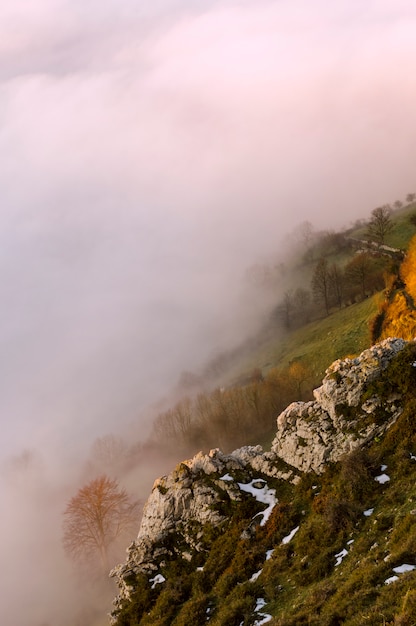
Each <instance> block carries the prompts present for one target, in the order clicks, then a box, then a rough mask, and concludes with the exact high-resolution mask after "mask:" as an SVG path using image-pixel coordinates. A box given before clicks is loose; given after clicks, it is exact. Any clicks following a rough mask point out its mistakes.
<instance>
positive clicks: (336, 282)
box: [328, 263, 344, 308]
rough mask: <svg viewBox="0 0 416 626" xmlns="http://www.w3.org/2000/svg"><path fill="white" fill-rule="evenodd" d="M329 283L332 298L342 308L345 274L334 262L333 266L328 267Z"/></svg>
mask: <svg viewBox="0 0 416 626" xmlns="http://www.w3.org/2000/svg"><path fill="white" fill-rule="evenodd" d="M328 283H329V285H328V286H329V292H330V294H331V296H332V298H333V299H334V301H335V302H336V304H337V305H338V306H339V308H341V307H342V301H343V287H344V276H343V273H342V270H341V269H340V268H339V267H338V265H337V264H336V263H333V264H332V265H331V267H330V268H328Z"/></svg>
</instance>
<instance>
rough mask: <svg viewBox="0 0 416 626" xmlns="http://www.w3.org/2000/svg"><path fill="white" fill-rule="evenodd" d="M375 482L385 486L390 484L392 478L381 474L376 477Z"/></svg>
mask: <svg viewBox="0 0 416 626" xmlns="http://www.w3.org/2000/svg"><path fill="white" fill-rule="evenodd" d="M374 480H376V481H377V482H378V483H380V485H384V484H385V483H388V482H389V480H390V476H388V475H387V474H380V475H379V476H376V477H375V478H374Z"/></svg>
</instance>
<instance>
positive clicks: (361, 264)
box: [345, 252, 372, 298]
mask: <svg viewBox="0 0 416 626" xmlns="http://www.w3.org/2000/svg"><path fill="white" fill-rule="evenodd" d="M371 271H372V260H371V256H370V255H369V254H367V253H366V252H362V253H361V254H356V255H355V256H354V257H353V258H352V259H351V261H350V262H349V263H348V264H347V266H346V268H345V275H346V277H347V278H349V279H350V280H351V282H352V283H354V284H355V285H359V286H360V289H361V297H362V298H365V294H366V289H367V280H368V278H369V276H370V274H371Z"/></svg>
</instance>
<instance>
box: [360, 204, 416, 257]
mask: <svg viewBox="0 0 416 626" xmlns="http://www.w3.org/2000/svg"><path fill="white" fill-rule="evenodd" d="M413 213H416V203H413V204H409V205H407V206H405V207H404V208H403V209H400V211H395V212H394V213H393V215H392V220H393V222H394V228H393V230H392V231H391V232H390V233H389V234H388V235H387V236H386V241H385V243H386V245H387V246H391V247H392V248H399V249H401V250H406V249H407V247H408V245H409V242H410V240H411V238H412V237H413V236H414V235H416V226H413V225H412V224H411V223H410V222H409V217H410V216H411V215H412V214H413ZM366 235H367V227H366V226H365V227H363V228H358V229H356V230H354V231H353V232H351V237H356V238H357V239H366Z"/></svg>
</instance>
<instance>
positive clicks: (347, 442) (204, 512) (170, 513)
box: [111, 339, 408, 621]
mask: <svg viewBox="0 0 416 626" xmlns="http://www.w3.org/2000/svg"><path fill="white" fill-rule="evenodd" d="M407 343H408V342H405V341H404V340H402V339H386V340H385V341H382V342H381V343H379V344H378V345H376V346H373V347H372V348H369V349H368V350H365V351H364V352H363V353H362V354H361V355H360V356H359V357H357V358H354V359H343V360H338V361H335V362H334V363H333V364H332V365H331V366H330V367H329V368H328V369H327V371H326V375H325V378H324V380H323V381H322V385H321V386H320V387H319V388H318V389H315V391H314V400H313V401H311V402H293V403H292V404H291V405H290V406H288V407H287V408H286V409H285V410H284V411H283V412H282V413H281V414H280V415H279V416H278V418H277V431H276V436H275V438H274V441H273V444H272V448H271V451H270V452H264V451H263V449H262V448H261V446H244V447H242V448H239V449H238V450H235V451H234V452H233V453H231V454H224V453H223V452H221V450H218V449H214V450H211V451H210V452H209V454H203V453H202V452H200V453H198V454H197V455H196V456H194V457H193V458H192V459H189V460H187V461H183V462H182V463H180V464H179V465H178V466H177V467H176V468H175V469H174V470H173V472H171V474H169V475H168V476H163V477H162V478H159V479H157V480H156V481H155V483H154V486H153V489H152V492H151V494H150V496H149V499H148V501H147V503H146V506H145V508H144V512H143V519H142V523H141V527H140V531H139V534H138V537H137V539H136V541H135V542H133V543H132V544H131V546H130V547H129V548H128V555H127V561H126V563H125V564H124V565H119V566H117V567H116V568H114V570H113V571H112V573H111V575H112V576H113V577H115V578H116V580H117V584H118V587H119V591H120V593H119V596H118V598H117V599H116V601H115V607H116V609H115V611H114V614H113V615H116V613H117V610H118V608H119V607H121V606H122V604H123V602H124V601H125V600H127V601H128V600H129V598H130V594H131V592H132V590H133V589H134V581H135V577H136V575H137V574H138V573H145V574H154V573H155V572H156V571H157V570H158V569H160V568H161V567H163V564H164V562H165V561H166V559H168V558H170V557H174V558H177V557H182V558H184V559H191V558H192V555H193V554H195V553H198V552H201V551H203V550H204V549H205V548H204V545H203V535H204V533H203V530H204V528H205V527H206V526H207V525H212V526H214V527H216V528H226V525H227V524H228V523H229V521H230V519H231V517H230V516H231V515H232V513H231V511H232V509H233V506H234V504H235V503H237V502H240V501H242V500H243V499H244V498H247V497H252V496H251V495H250V493H247V491H248V492H250V489H248V490H244V489H240V487H239V482H240V486H241V484H242V483H250V481H253V480H254V479H256V478H257V479H262V481H263V482H266V480H267V478H268V477H269V478H270V480H274V479H280V480H282V479H283V480H288V481H292V482H296V480H297V479H298V478H299V473H300V472H307V471H310V470H313V471H315V472H316V473H321V472H322V471H323V469H324V467H325V464H326V463H328V462H331V461H337V460H339V459H340V457H342V455H344V454H345V453H348V452H350V451H352V450H354V449H355V448H357V447H358V446H361V445H363V444H365V443H366V442H368V441H369V440H370V439H371V438H373V437H376V436H378V435H380V434H381V433H383V432H384V431H385V430H386V429H387V428H389V426H390V425H391V424H392V423H394V421H395V420H396V419H397V417H398V416H399V415H400V413H401V398H400V395H398V394H397V393H395V394H391V396H390V397H388V398H385V397H383V399H381V398H379V397H377V396H375V395H373V396H371V397H368V394H366V389H367V386H368V384H369V383H371V382H372V381H374V380H376V379H377V377H379V376H380V374H381V373H382V372H383V371H384V370H385V369H386V368H387V367H388V365H389V363H390V362H391V360H392V359H393V358H394V357H395V355H396V354H397V353H398V352H400V350H402V349H403V348H404V347H405V345H406V344H407ZM380 412H382V416H383V419H381V420H380V419H378V418H377V419H376V414H379V413H380ZM253 484H255V483H253ZM231 504H232V505H233V506H230V505H231ZM257 521H258V520H257ZM252 532H255V528H254V529H253V528H249V529H247V533H246V534H247V537H248V538H249V537H250V536H251V533H252ZM114 621H115V618H114Z"/></svg>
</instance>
